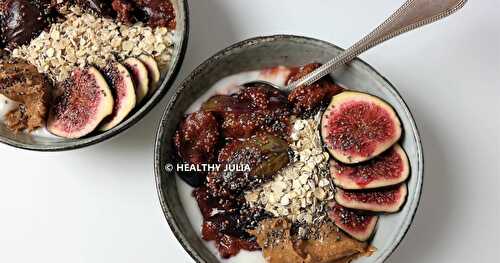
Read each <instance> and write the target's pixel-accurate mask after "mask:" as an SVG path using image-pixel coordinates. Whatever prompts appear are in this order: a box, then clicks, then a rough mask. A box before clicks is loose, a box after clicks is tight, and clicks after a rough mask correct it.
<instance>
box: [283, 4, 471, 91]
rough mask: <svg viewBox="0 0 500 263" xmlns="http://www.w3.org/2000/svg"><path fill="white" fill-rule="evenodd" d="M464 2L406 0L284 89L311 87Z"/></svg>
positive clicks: (457, 7) (442, 16) (459, 6)
mask: <svg viewBox="0 0 500 263" xmlns="http://www.w3.org/2000/svg"><path fill="white" fill-rule="evenodd" d="M466 2H467V0H408V1H406V2H405V3H404V4H403V5H402V6H401V7H400V8H399V9H398V10H397V11H396V12H394V14H392V15H391V16H390V17H389V18H388V19H387V20H385V21H384V22H383V23H382V24H381V25H380V26H378V27H377V28H375V30H373V31H372V32H371V33H370V34H368V35H367V36H365V37H364V38H363V39H361V40H360V41H358V42H357V43H356V44H354V45H353V46H351V47H350V48H348V49H346V50H345V51H343V52H342V53H340V54H339V55H338V56H337V57H335V58H333V59H332V60H330V61H328V62H327V63H325V64H323V65H322V66H321V67H319V68H318V69H316V70H314V71H313V72H311V73H309V74H307V75H306V76H304V77H302V78H301V79H299V80H297V81H295V82H293V83H290V84H289V85H288V86H287V90H293V89H294V88H296V87H298V86H302V85H310V84H312V83H314V82H316V81H318V80H319V79H321V78H322V77H324V76H325V75H327V74H328V73H330V72H333V71H334V70H336V69H337V68H338V67H339V66H341V65H343V64H345V63H347V62H349V61H351V60H352V59H354V58H355V57H357V56H358V55H359V54H361V53H363V52H365V51H366V50H368V49H370V48H372V47H374V46H376V45H378V44H380V43H382V42H384V41H386V40H389V39H391V38H393V37H396V36H398V35H400V34H403V33H405V32H408V31H411V30H413V29H416V28H419V27H421V26H424V25H427V24H430V23H433V22H435V21H437V20H440V19H442V18H444V17H447V16H449V15H451V14H453V13H454V12H455V11H457V10H459V9H460V8H462V7H463V6H464V5H465V3H466Z"/></svg>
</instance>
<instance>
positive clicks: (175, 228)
mask: <svg viewBox="0 0 500 263" xmlns="http://www.w3.org/2000/svg"><path fill="white" fill-rule="evenodd" d="M275 40H305V41H312V42H318V43H322V44H325V45H329V46H331V47H333V48H337V49H339V50H344V49H343V48H341V47H339V46H337V45H335V44H332V43H330V42H328V41H324V40H320V39H317V38H312V37H306V36H300V35H293V34H278V35H267V36H258V37H253V38H249V39H246V40H243V41H240V42H237V43H235V44H233V45H230V46H228V47H226V48H224V49H222V50H220V51H218V52H217V53H215V54H214V55H213V56H211V57H209V58H208V59H206V60H205V61H204V62H203V63H201V64H200V65H199V66H198V67H196V68H195V69H194V70H193V71H192V72H191V73H190V74H189V75H188V76H187V77H186V78H185V79H184V80H183V81H182V82H181V83H180V84H179V85H178V86H177V87H175V93H174V94H173V95H172V96H171V97H170V98H169V101H168V104H167V105H166V106H165V110H164V112H163V114H162V117H161V119H160V121H159V126H158V130H157V133H156V138H155V145H154V176H155V182H156V191H157V194H158V198H159V201H160V206H161V208H162V210H163V214H164V217H165V218H166V220H167V223H168V225H169V226H170V229H171V231H172V233H173V234H174V236H175V237H176V239H177V241H178V242H179V243H180V245H181V246H182V247H183V248H184V250H185V251H186V252H187V253H188V254H189V255H190V256H191V258H192V259H193V260H194V261H195V262H197V263H204V262H206V261H205V260H204V259H203V258H202V257H201V255H200V254H199V253H198V252H197V251H196V249H195V248H194V247H193V246H192V245H191V243H190V242H189V241H188V240H187V238H186V237H185V235H184V234H183V233H182V231H181V229H180V227H179V225H178V223H177V221H176V220H175V219H174V216H173V210H172V208H171V206H170V204H169V203H168V202H167V201H166V200H165V198H164V195H163V193H162V192H163V190H162V179H161V173H162V167H161V166H160V161H161V158H160V156H161V154H162V153H161V152H160V149H161V144H162V140H161V139H162V135H163V133H164V131H165V126H166V125H168V124H167V123H166V117H167V115H168V114H169V113H170V111H171V110H172V108H173V105H174V104H175V102H176V101H177V99H178V97H179V96H178V95H179V94H180V93H181V92H182V91H183V90H184V89H185V88H186V87H188V86H187V85H188V84H189V83H190V82H191V80H192V79H193V78H194V77H195V76H196V75H198V74H199V72H200V71H202V70H203V69H204V68H206V67H207V66H210V65H211V64H216V63H213V62H216V61H217V60H218V59H220V58H221V57H224V56H225V55H226V54H227V53H228V52H231V51H232V50H235V49H244V48H248V47H251V46H254V45H257V44H261V43H266V42H273V41H275ZM353 61H356V62H357V63H361V64H362V65H363V66H365V67H367V68H368V69H369V70H371V71H372V72H373V73H374V74H376V75H377V76H378V77H380V78H381V79H382V80H383V81H385V82H386V83H387V84H388V88H389V90H390V91H391V92H392V93H393V94H394V95H395V96H396V99H397V100H398V101H399V103H400V104H401V105H402V106H403V110H404V112H405V114H407V115H408V116H409V117H410V119H409V123H410V126H411V130H412V133H413V134H415V143H416V152H417V161H418V163H417V165H418V170H417V174H416V176H417V179H419V180H418V181H417V184H416V192H415V199H414V200H413V201H412V203H411V204H408V205H411V207H410V210H409V211H410V213H408V214H407V215H406V218H405V220H404V223H405V224H404V225H403V226H402V229H401V231H399V232H398V233H397V236H398V237H397V239H396V240H394V241H393V243H392V244H391V245H390V247H389V248H388V249H387V250H386V251H388V252H385V253H383V254H381V255H380V256H379V257H377V258H376V259H375V260H376V262H384V261H386V260H387V259H388V258H389V257H390V256H391V255H392V254H393V253H394V251H395V250H396V249H397V248H398V246H399V245H400V244H401V242H402V241H403V239H404V238H405V236H406V235H407V233H408V231H409V230H410V227H411V225H412V224H413V221H414V219H415V216H416V214H417V211H418V207H419V204H420V201H421V196H422V188H423V183H424V155H423V147H422V140H421V137H420V133H419V130H418V127H417V125H416V122H415V119H414V117H413V115H412V113H411V112H410V110H409V108H408V105H407V103H406V102H405V101H404V99H403V97H402V96H401V94H400V92H399V91H398V90H397V89H396V87H395V86H394V85H393V84H392V83H391V82H390V81H389V80H388V79H387V78H386V77H385V76H384V75H382V74H381V73H380V72H378V71H377V70H376V69H375V68H374V67H372V66H371V65H369V64H368V63H367V62H365V61H364V60H362V59H360V58H355V59H354V60H353ZM408 216H409V217H410V218H408Z"/></svg>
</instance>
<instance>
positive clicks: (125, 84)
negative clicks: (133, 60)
mask: <svg viewBox="0 0 500 263" xmlns="http://www.w3.org/2000/svg"><path fill="white" fill-rule="evenodd" d="M102 73H103V76H104V78H105V79H106V80H107V82H108V84H109V86H110V88H111V92H112V93H113V97H114V106H113V113H112V114H111V115H109V116H108V117H106V118H105V119H104V121H103V122H102V123H101V125H100V127H99V130H100V131H107V130H109V129H111V128H113V127H115V126H116V125H118V124H119V123H120V122H122V121H123V119H125V117H127V115H128V114H129V113H130V112H131V111H132V109H134V107H135V103H136V97H135V87H134V82H133V80H132V77H131V76H130V73H129V71H128V70H127V68H125V66H123V65H122V64H120V63H118V62H112V63H110V64H108V65H107V66H106V67H105V68H104V69H103V70H102Z"/></svg>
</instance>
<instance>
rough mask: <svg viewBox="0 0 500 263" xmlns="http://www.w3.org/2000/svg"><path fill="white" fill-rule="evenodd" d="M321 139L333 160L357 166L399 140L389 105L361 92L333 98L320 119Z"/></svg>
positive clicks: (346, 92) (395, 121)
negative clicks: (356, 164)
mask: <svg viewBox="0 0 500 263" xmlns="http://www.w3.org/2000/svg"><path fill="white" fill-rule="evenodd" d="M321 136H322V138H323V141H324V143H325V145H326V147H327V149H328V151H329V152H330V153H331V154H332V155H333V157H334V158H335V159H337V160H338V161H340V162H343V163H359V162H363V161H366V160H369V159H372V158H374V157H375V156H377V155H379V154H380V153H382V152H383V151H385V150H387V149H388V148H389V147H391V146H392V145H393V144H394V143H395V142H397V141H398V140H399V138H400V137H401V123H400V121H399V118H398V116H397V115H396V113H395V112H394V110H393V109H392V107H391V106H389V104H387V103H386V102H384V101H382V100H381V99H379V98H377V97H375V96H372V95H369V94H366V93H361V92H354V91H345V92H342V93H340V94H338V95H335V96H333V98H332V101H331V102H330V105H329V106H328V107H327V109H326V110H325V112H324V113H323V117H322V119H321Z"/></svg>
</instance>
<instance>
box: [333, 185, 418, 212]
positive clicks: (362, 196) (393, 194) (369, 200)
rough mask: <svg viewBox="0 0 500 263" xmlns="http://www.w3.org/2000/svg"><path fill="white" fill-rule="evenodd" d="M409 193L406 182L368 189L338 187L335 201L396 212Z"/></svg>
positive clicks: (350, 206)
mask: <svg viewBox="0 0 500 263" xmlns="http://www.w3.org/2000/svg"><path fill="white" fill-rule="evenodd" d="M407 194H408V189H407V187H406V184H405V183H403V184H400V185H397V186H394V187H388V188H381V189H373V190H368V191H367V190H365V191H351V190H342V189H340V188H337V189H336V193H335V201H337V203H338V204H340V205H342V206H344V207H347V208H352V209H359V210H367V211H372V212H385V213H395V212H398V211H399V210H400V209H401V207H402V206H403V204H404V202H405V201H406V195H407Z"/></svg>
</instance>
